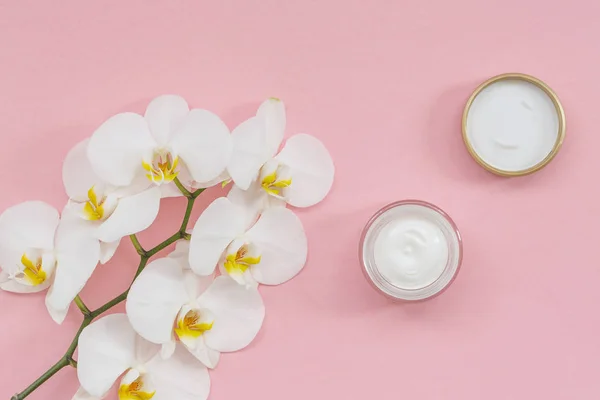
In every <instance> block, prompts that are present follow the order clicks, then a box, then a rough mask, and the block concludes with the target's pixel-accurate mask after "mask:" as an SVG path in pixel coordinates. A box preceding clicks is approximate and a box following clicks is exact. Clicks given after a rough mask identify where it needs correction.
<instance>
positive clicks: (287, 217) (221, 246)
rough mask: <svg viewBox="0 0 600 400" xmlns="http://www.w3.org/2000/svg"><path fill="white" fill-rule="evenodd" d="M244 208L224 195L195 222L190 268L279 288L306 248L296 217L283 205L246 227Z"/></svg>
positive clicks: (296, 269) (294, 272)
mask: <svg viewBox="0 0 600 400" xmlns="http://www.w3.org/2000/svg"><path fill="white" fill-rule="evenodd" d="M248 228H249V219H248V210H246V209H245V208H243V207H240V206H238V205H237V204H234V203H233V202H232V201H231V200H229V199H228V198H226V197H221V198H218V199H216V200H215V201H213V202H212V203H211V204H210V205H209V206H208V207H207V208H206V210H204V212H203V213H202V214H201V215H200V217H199V218H198V221H197V222H196V225H195V226H194V230H193V232H192V238H191V240H190V260H189V261H190V266H191V268H192V270H193V271H194V272H195V273H197V274H198V275H210V274H212V273H213V271H214V270H215V267H216V266H217V265H219V267H220V269H221V271H222V272H224V273H226V274H228V275H229V276H231V277H232V278H233V279H234V280H235V281H236V282H238V283H240V284H244V285H246V286H252V285H255V284H256V282H258V283H262V284H266V285H279V284H281V283H283V282H286V281H288V280H289V279H292V278H293V277H294V276H296V275H297V274H298V273H299V272H300V270H301V269H302V267H304V264H305V263H306V257H307V252H308V244H307V240H306V235H305V233H304V228H303V227H302V223H301V222H300V220H299V219H298V217H297V216H296V215H295V214H294V213H293V212H292V211H291V210H289V209H287V208H285V207H274V208H269V209H267V210H265V211H264V212H263V213H262V214H261V216H260V218H259V219H258V221H257V222H256V223H255V224H254V225H253V226H252V227H250V228H249V229H248Z"/></svg>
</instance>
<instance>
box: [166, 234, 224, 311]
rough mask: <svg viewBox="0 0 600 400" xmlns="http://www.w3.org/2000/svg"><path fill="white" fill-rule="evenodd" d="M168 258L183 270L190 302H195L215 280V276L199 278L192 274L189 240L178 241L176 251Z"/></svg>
mask: <svg viewBox="0 0 600 400" xmlns="http://www.w3.org/2000/svg"><path fill="white" fill-rule="evenodd" d="M167 257H168V258H171V259H173V260H175V261H177V263H179V266H180V267H181V269H182V270H183V280H184V285H185V292H186V293H187V295H188V297H189V299H190V301H195V300H196V299H197V298H198V296H200V294H201V293H203V292H204V291H205V290H206V288H208V287H209V286H210V284H211V283H212V282H213V281H214V279H215V277H214V275H207V276H198V275H196V274H195V273H194V272H192V270H191V267H190V262H189V257H190V242H189V241H188V240H180V241H178V242H177V244H176V245H175V250H173V251H172V252H171V253H170V254H169V255H168V256H167Z"/></svg>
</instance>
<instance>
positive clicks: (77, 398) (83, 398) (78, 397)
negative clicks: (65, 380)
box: [71, 387, 103, 400]
mask: <svg viewBox="0 0 600 400" xmlns="http://www.w3.org/2000/svg"><path fill="white" fill-rule="evenodd" d="M102 398H103V397H98V396H92V395H91V394H89V393H88V392H86V391H85V389H84V388H82V387H80V388H79V390H77V392H76V393H75V395H74V396H73V398H72V399H71V400H102Z"/></svg>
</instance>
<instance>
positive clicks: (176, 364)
mask: <svg viewBox="0 0 600 400" xmlns="http://www.w3.org/2000/svg"><path fill="white" fill-rule="evenodd" d="M159 350H160V347H159V346H157V345H155V344H152V343H149V342H148V341H146V340H144V339H143V338H141V337H140V336H138V335H137V334H136V332H135V331H134V330H133V328H132V327H131V325H130V324H129V321H128V319H127V316H126V315H125V314H113V315H109V316H106V317H104V318H102V319H99V320H98V321H96V322H93V323H92V324H91V325H89V326H88V327H86V328H85V329H84V330H83V332H82V334H81V336H80V337H79V357H78V363H77V376H78V378H79V383H80V384H81V388H82V389H80V390H79V391H78V392H77V394H76V395H75V397H74V399H80V400H83V399H86V400H87V399H102V398H104V397H105V396H106V395H107V394H108V392H109V390H110V389H111V387H112V386H113V385H114V384H115V383H116V382H117V380H119V378H121V379H120V383H119V387H118V395H119V400H150V399H152V400H205V399H206V398H207V397H208V393H209V391H210V378H209V376H208V371H207V369H206V367H204V366H203V365H202V364H201V363H199V362H198V361H197V360H196V359H195V358H194V357H192V356H191V355H190V354H189V353H188V352H187V351H186V350H185V349H183V348H182V347H181V346H177V348H175V349H174V354H173V355H172V357H170V358H169V359H168V360H165V359H163V358H162V357H161V355H160V352H159Z"/></svg>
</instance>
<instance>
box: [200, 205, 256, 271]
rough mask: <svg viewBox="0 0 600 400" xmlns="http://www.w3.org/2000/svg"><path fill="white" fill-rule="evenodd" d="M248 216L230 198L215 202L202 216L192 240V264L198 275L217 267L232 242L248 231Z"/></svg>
mask: <svg viewBox="0 0 600 400" xmlns="http://www.w3.org/2000/svg"><path fill="white" fill-rule="evenodd" d="M246 219H247V218H246V215H245V212H244V210H243V209H242V208H240V207H238V206H236V205H235V204H233V203H232V202H231V201H229V200H228V199H227V198H226V197H220V198H218V199H216V200H215V201H213V202H212V203H211V204H210V205H209V206H208V207H207V208H206V209H205V210H204V212H203V213H202V214H201V215H200V217H199V218H198V221H197V222H196V225H195V226H194V230H193V232H192V238H191V240H190V259H189V261H190V266H191V268H192V270H193V271H194V272H195V273H197V274H198V275H210V274H212V273H213V271H214V270H215V267H216V266H217V263H218V262H219V259H220V258H221V255H222V254H223V251H224V250H225V248H227V246H228V245H229V243H231V241H232V240H233V239H234V238H235V237H236V236H238V235H240V234H242V233H244V231H245V228H246V226H245V223H246V222H245V221H246Z"/></svg>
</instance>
